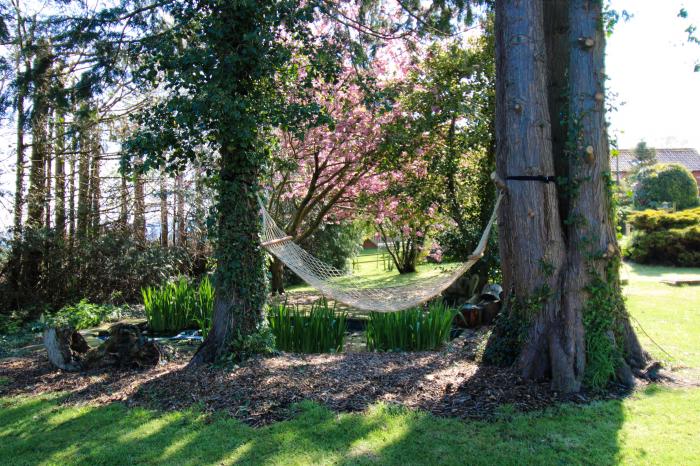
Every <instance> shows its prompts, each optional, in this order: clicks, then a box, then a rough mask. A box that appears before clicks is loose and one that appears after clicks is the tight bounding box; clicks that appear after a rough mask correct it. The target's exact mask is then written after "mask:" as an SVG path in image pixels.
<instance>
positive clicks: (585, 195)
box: [562, 0, 648, 385]
mask: <svg viewBox="0 0 700 466" xmlns="http://www.w3.org/2000/svg"><path fill="white" fill-rule="evenodd" d="M602 9H603V6H602V2H600V1H593V0H571V1H570V6H569V24H570V31H569V43H570V44H572V45H573V46H572V47H571V48H570V55H569V73H568V76H569V94H570V98H569V120H568V125H569V134H570V135H571V141H570V142H571V144H570V147H571V148H570V153H568V154H567V156H568V157H567V160H568V172H569V182H570V183H573V185H574V186H575V187H576V194H575V195H573V196H571V199H570V200H569V204H570V205H569V209H568V210H569V217H568V220H569V221H568V222H567V225H568V227H567V228H568V239H569V244H568V259H569V261H568V269H567V272H566V274H565V277H566V280H565V281H564V290H563V295H564V302H563V306H564V309H565V312H566V315H567V316H568V317H569V318H568V319H567V323H566V325H564V326H563V327H562V331H563V332H572V329H571V328H570V327H569V326H571V325H580V326H583V325H585V327H586V335H585V340H586V344H587V345H588V348H589V351H590V350H593V347H594V346H596V347H599V346H600V345H601V343H603V344H609V345H610V347H609V348H607V351H608V353H609V355H608V358H615V359H616V361H612V362H614V363H616V364H614V367H616V368H617V372H616V374H613V373H609V374H607V375H608V377H609V378H612V377H614V376H617V378H618V380H620V381H621V382H624V383H626V384H628V385H630V384H633V383H634V379H633V375H632V369H641V368H643V366H644V365H645V363H646V362H647V360H648V356H647V355H646V354H645V353H644V351H642V348H641V345H640V344H639V341H638V339H637V337H636V335H635V333H634V331H633V330H632V328H631V325H630V324H629V318H628V315H627V312H626V310H625V305H624V300H623V298H622V292H621V290H620V280H619V264H620V256H621V255H620V249H619V247H618V244H617V237H616V234H615V225H614V223H613V222H614V220H613V219H614V217H613V212H612V209H613V207H612V192H611V188H610V187H611V183H612V180H611V179H610V147H609V144H608V138H607V125H606V121H605V79H606V78H605V31H604V30H603V21H602V15H603V11H602ZM603 310H605V311H606V312H605V314H603V313H602V311H603ZM606 314H607V315H606ZM600 317H607V318H608V319H609V321H608V322H606V323H601V322H600ZM578 320H582V321H583V323H579V322H578ZM574 331H575V334H576V335H578V333H579V332H578V331H577V330H574ZM576 343H577V346H578V344H582V342H576ZM564 350H565V351H566V350H568V351H572V350H577V348H576V349H574V348H571V346H569V348H564ZM596 359H598V358H596ZM588 364H589V365H591V364H598V363H597V361H595V360H590V358H589V361H588ZM590 369H591V370H592V372H593V373H595V374H601V371H602V367H591V368H590Z"/></svg>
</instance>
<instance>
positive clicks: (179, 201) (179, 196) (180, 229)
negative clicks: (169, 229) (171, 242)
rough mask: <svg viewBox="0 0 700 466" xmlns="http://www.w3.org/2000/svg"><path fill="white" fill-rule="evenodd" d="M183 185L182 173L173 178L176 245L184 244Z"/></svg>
mask: <svg viewBox="0 0 700 466" xmlns="http://www.w3.org/2000/svg"><path fill="white" fill-rule="evenodd" d="M184 190H185V186H184V179H183V176H182V173H180V174H178V175H177V177H176V178H175V203H176V206H177V212H176V218H177V245H178V246H185V243H186V229H185V227H186V225H185V193H184Z"/></svg>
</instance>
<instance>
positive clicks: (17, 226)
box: [13, 26, 27, 242]
mask: <svg viewBox="0 0 700 466" xmlns="http://www.w3.org/2000/svg"><path fill="white" fill-rule="evenodd" d="M18 27H19V26H18ZM20 66H21V54H20V53H19V52H18V53H17V62H16V70H17V72H18V73H19V72H20ZM26 95H27V86H26V85H25V84H24V83H20V85H19V87H18V89H17V96H16V98H17V101H16V106H17V158H16V161H15V168H16V170H17V173H16V178H15V180H16V181H15V205H14V222H13V226H14V228H13V230H14V239H15V242H17V241H19V239H20V238H21V235H22V214H23V211H24V209H23V207H24V199H23V198H24V148H25V147H24V123H25V115H24V99H25V97H26Z"/></svg>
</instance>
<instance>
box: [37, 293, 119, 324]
mask: <svg viewBox="0 0 700 466" xmlns="http://www.w3.org/2000/svg"><path fill="white" fill-rule="evenodd" d="M121 313H122V308H121V307H119V306H112V305H101V304H92V303H90V302H88V301H87V300H86V299H83V300H81V301H80V302H79V303H77V304H72V305H68V306H64V307H62V308H61V309H60V310H59V311H57V312H55V313H53V314H49V315H48V316H46V317H45V318H44V321H43V323H44V325H50V326H70V327H73V328H75V329H76V330H84V329H86V328H91V327H97V326H98V325H100V324H101V323H102V322H105V321H107V320H118V319H119V318H121Z"/></svg>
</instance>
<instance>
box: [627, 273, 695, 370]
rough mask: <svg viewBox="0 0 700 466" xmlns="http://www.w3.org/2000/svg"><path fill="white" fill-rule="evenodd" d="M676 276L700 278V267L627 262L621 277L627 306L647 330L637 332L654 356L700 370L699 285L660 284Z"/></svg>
mask: <svg viewBox="0 0 700 466" xmlns="http://www.w3.org/2000/svg"><path fill="white" fill-rule="evenodd" d="M677 277H686V278H691V277H697V278H698V279H700V269H698V268H695V269H691V268H672V267H653V266H642V265H637V264H625V266H624V268H623V270H622V278H623V279H624V278H626V279H627V280H628V283H627V284H626V285H625V286H624V292H625V296H626V298H627V307H628V309H629V311H630V313H631V314H632V316H633V317H635V318H636V319H637V320H638V321H639V323H640V324H641V326H642V328H643V329H644V331H645V332H646V333H648V336H647V335H646V334H645V333H644V332H640V331H638V333H639V337H640V339H641V341H642V344H643V345H644V347H645V348H646V349H647V350H648V351H650V352H651V354H652V355H653V356H654V357H656V358H658V359H661V360H665V361H668V362H670V363H671V364H673V365H680V366H688V367H693V368H696V369H700V286H697V285H687V286H671V285H668V284H665V283H661V280H664V279H673V278H677ZM649 337H651V339H653V340H654V341H655V342H656V343H658V344H659V346H661V347H662V348H664V349H665V350H666V351H667V352H668V353H670V354H671V356H673V357H669V356H668V355H666V354H665V353H664V352H663V351H662V350H661V349H660V348H658V347H657V346H656V345H655V344H654V343H652V342H651V341H650V339H649Z"/></svg>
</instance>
